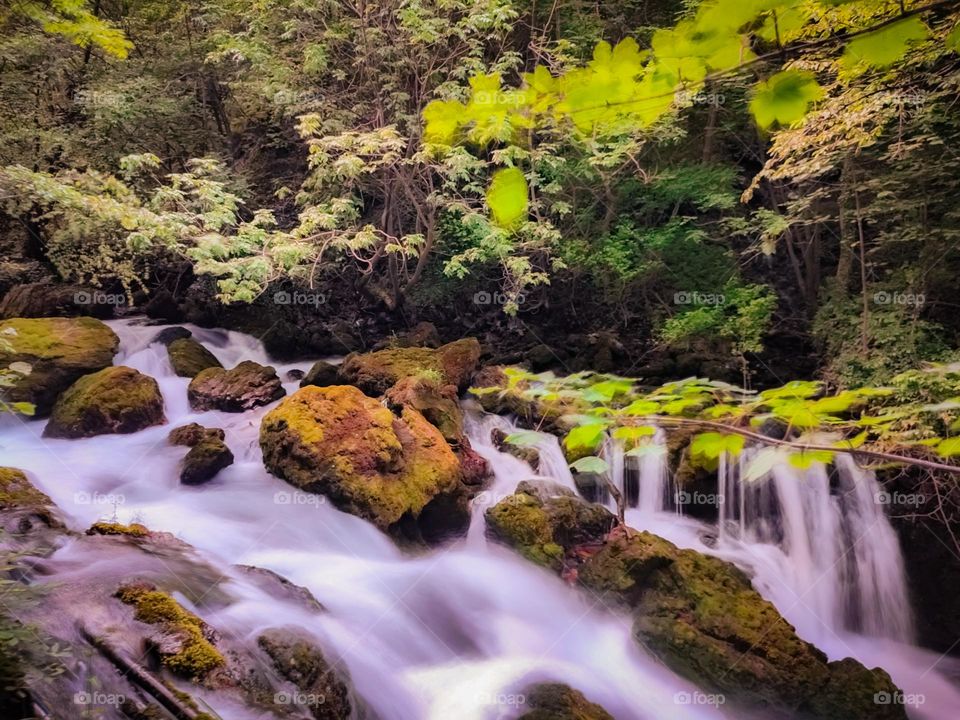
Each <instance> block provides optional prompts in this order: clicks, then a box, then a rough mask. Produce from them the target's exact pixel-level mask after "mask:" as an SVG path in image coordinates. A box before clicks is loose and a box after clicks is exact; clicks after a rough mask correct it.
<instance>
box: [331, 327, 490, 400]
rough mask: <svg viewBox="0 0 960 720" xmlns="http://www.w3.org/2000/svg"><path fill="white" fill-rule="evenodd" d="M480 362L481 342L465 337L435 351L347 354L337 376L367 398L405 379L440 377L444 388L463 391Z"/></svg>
mask: <svg viewBox="0 0 960 720" xmlns="http://www.w3.org/2000/svg"><path fill="white" fill-rule="evenodd" d="M479 359H480V343H479V342H477V340H476V339H475V338H465V339H463V340H457V341H456V342H452V343H448V344H446V345H443V346H442V347H439V348H437V349H432V348H424V347H407V348H391V349H388V350H379V351H377V352H372V353H364V354H353V355H348V356H347V358H346V359H345V360H344V361H343V365H341V366H340V375H341V377H342V378H343V379H344V380H346V381H347V382H349V383H351V384H353V385H356V386H357V387H359V388H360V389H361V390H363V391H364V392H365V393H367V394H369V395H382V394H383V393H385V392H386V391H387V390H388V389H389V388H390V387H391V386H393V385H395V384H396V383H397V382H399V381H400V380H402V379H404V378H408V377H417V378H422V379H431V378H440V379H441V382H442V384H444V385H454V386H456V387H458V388H463V387H465V386H466V383H467V382H469V380H470V377H471V376H472V374H473V372H474V370H476V367H477V362H478V361H479Z"/></svg>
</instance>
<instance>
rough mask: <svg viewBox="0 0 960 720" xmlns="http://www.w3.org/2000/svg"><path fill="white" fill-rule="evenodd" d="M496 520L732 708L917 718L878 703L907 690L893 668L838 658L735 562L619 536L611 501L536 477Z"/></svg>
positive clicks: (866, 718)
mask: <svg viewBox="0 0 960 720" xmlns="http://www.w3.org/2000/svg"><path fill="white" fill-rule="evenodd" d="M486 517H487V523H488V533H489V534H490V536H491V537H493V538H495V539H498V540H500V541H501V542H504V543H506V544H507V545H509V546H511V547H513V548H514V549H516V550H517V551H519V552H520V553H521V554H522V555H524V556H525V557H527V558H528V559H530V560H532V561H534V562H536V563H538V564H540V565H543V566H545V567H549V568H552V569H554V570H555V571H558V572H562V573H563V575H564V576H565V577H567V578H576V580H577V582H579V584H581V585H582V586H584V587H586V588H588V589H589V590H590V591H591V593H592V594H593V595H594V596H596V597H598V598H600V599H603V600H607V601H608V602H610V603H613V604H616V605H619V606H621V607H624V608H628V609H629V610H630V612H631V613H632V614H633V617H634V624H633V633H634V637H635V638H636V639H637V641H638V642H639V643H641V644H642V645H643V646H644V647H646V648H648V649H649V650H650V651H652V652H653V653H654V654H655V655H657V656H658V657H659V658H661V659H662V660H663V661H664V662H665V663H666V664H667V665H668V666H669V667H670V668H671V669H673V670H674V671H675V672H677V673H678V674H680V675H682V676H684V677H686V678H688V679H690V680H692V681H693V682H696V683H697V684H698V685H699V686H700V687H702V688H705V689H709V690H712V691H713V690H715V691H717V692H720V693H723V694H724V695H725V696H726V697H727V701H728V702H730V703H740V704H744V705H748V706H752V707H773V708H778V709H780V710H787V711H789V712H791V713H798V714H801V715H804V716H809V717H812V718H821V719H822V720H836V719H838V718H848V719H850V720H858V719H862V720H873V719H877V720H886V719H889V720H894V719H898V720H903V718H905V717H906V715H905V713H904V710H903V707H902V705H894V704H891V705H877V704H876V703H874V694H875V693H878V692H886V693H889V694H893V693H895V692H897V688H896V686H895V685H894V684H893V683H892V681H891V680H890V677H889V676H888V675H887V674H886V673H885V672H884V671H883V670H881V669H879V668H876V669H873V670H868V669H867V668H865V667H863V665H861V664H860V663H858V662H856V661H855V660H851V659H849V658H848V659H847V660H844V661H841V662H839V663H828V662H827V658H826V656H825V655H824V654H823V653H822V652H820V651H819V650H818V649H817V648H815V647H814V646H813V645H811V644H810V643H807V642H805V641H804V640H802V639H800V638H799V637H798V636H797V634H796V631H795V630H794V628H793V627H792V626H791V625H790V624H789V623H788V622H787V621H786V620H784V619H783V617H782V616H781V615H780V613H779V612H778V611H777V609H776V608H775V607H774V606H773V605H772V604H771V603H770V602H768V601H767V600H765V599H764V598H763V597H762V596H761V595H760V594H759V593H757V592H756V591H755V590H754V589H753V586H752V585H751V584H750V580H749V579H748V578H747V576H746V575H744V573H743V572H742V571H740V570H739V569H738V568H737V567H735V566H734V565H732V564H731V563H728V562H725V561H723V560H720V559H718V558H715V557H711V556H708V555H703V554H701V553H698V552H695V551H693V550H683V549H680V548H678V547H676V546H675V545H673V544H672V543H670V542H668V541H666V540H664V539H662V538H660V537H657V536H656V535H653V534H651V533H648V532H636V531H633V530H629V531H623V530H616V531H613V532H609V531H610V528H611V527H612V526H613V524H614V518H613V515H612V514H610V513H609V512H608V511H607V510H606V509H605V508H603V507H601V506H599V505H591V504H589V503H587V502H585V501H583V500H581V499H580V498H577V497H571V496H569V495H565V494H563V495H560V496H552V495H547V494H545V492H544V491H543V489H542V488H538V487H534V486H532V485H528V484H526V483H521V486H520V487H518V492H517V493H516V494H515V495H513V496H512V497H510V498H507V499H505V500H503V501H501V502H500V503H498V504H497V505H495V506H494V507H492V508H490V509H488V510H487V513H486Z"/></svg>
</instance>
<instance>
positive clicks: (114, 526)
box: [86, 522, 150, 538]
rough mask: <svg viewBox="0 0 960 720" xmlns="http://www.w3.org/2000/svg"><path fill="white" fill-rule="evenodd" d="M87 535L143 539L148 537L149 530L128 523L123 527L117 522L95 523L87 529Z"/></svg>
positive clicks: (144, 526) (136, 524) (139, 525)
mask: <svg viewBox="0 0 960 720" xmlns="http://www.w3.org/2000/svg"><path fill="white" fill-rule="evenodd" d="M86 534H87V535H119V536H122V537H132V538H145V537H150V530H149V529H148V528H147V526H146V525H141V524H140V523H130V524H129V525H124V524H123V523H118V522H95V523H94V524H93V525H91V526H90V527H89V528H87V533H86Z"/></svg>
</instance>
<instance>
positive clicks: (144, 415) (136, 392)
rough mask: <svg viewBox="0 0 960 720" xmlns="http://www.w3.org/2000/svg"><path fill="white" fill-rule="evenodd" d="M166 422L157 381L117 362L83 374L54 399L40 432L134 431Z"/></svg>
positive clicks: (80, 435) (66, 435) (81, 434)
mask: <svg viewBox="0 0 960 720" xmlns="http://www.w3.org/2000/svg"><path fill="white" fill-rule="evenodd" d="M165 422H166V418H165V417H164V414H163V396H162V395H161V394H160V388H159V387H158V385H157V381H156V380H154V379H153V378H152V377H149V376H147V375H143V374H142V373H140V372H138V371H136V370H134V369H133V368H128V367H124V366H122V365H118V366H116V367H108V368H104V369H103V370H100V371H99V372H95V373H92V374H90V375H84V376H83V377H82V378H80V379H79V380H77V381H76V382H75V383H74V384H73V385H71V386H70V387H69V388H68V389H67V390H66V392H64V393H63V395H61V396H60V399H59V400H57V403H56V405H54V407H53V412H52V413H51V414H50V422H48V423H47V427H46V428H45V429H44V432H43V434H44V435H45V436H47V437H54V438H84V437H92V436H94V435H106V434H111V433H121V434H124V433H133V432H137V431H139V430H143V429H144V428H146V427H150V426H151V425H160V424H162V423H165Z"/></svg>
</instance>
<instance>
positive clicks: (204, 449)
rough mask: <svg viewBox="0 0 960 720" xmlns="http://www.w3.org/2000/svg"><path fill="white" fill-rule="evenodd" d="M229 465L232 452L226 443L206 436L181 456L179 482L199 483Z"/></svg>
mask: <svg viewBox="0 0 960 720" xmlns="http://www.w3.org/2000/svg"><path fill="white" fill-rule="evenodd" d="M230 465H233V453H232V452H230V448H228V447H227V445H226V443H224V442H223V440H220V439H217V438H216V437H207V438H205V439H203V440H201V441H200V442H198V443H197V444H195V445H194V446H193V447H191V448H190V451H189V452H188V453H187V455H186V457H184V458H183V464H182V465H181V467H180V482H182V483H183V484H184V485H200V484H202V483H205V482H207V481H208V480H212V479H213V478H214V477H215V476H216V474H217V473H218V472H220V471H221V470H223V469H224V468H225V467H229V466H230Z"/></svg>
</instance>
